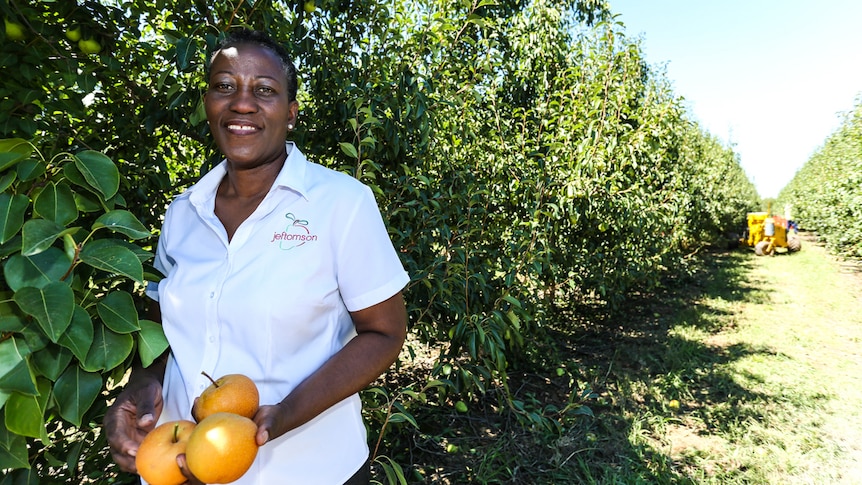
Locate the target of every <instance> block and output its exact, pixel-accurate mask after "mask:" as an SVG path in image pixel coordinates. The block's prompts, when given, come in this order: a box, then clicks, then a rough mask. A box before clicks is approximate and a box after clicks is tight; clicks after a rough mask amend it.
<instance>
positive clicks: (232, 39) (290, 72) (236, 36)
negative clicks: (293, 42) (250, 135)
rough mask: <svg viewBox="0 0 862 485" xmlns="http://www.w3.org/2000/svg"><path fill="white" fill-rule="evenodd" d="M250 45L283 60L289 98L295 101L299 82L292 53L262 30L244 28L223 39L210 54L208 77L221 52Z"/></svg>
mask: <svg viewBox="0 0 862 485" xmlns="http://www.w3.org/2000/svg"><path fill="white" fill-rule="evenodd" d="M249 44H250V45H257V46H260V47H263V48H264V49H269V50H270V51H271V52H272V53H273V54H275V55H276V56H277V57H278V58H279V59H280V60H281V67H282V70H283V71H284V76H285V78H286V79H287V98H288V100H290V101H295V100H296V91H297V88H298V81H297V78H296V66H295V65H294V64H293V59H291V57H290V53H288V52H287V49H285V48H284V46H282V45H281V44H279V43H278V42H277V41H276V40H275V39H273V38H272V37H270V36H269V34H267V33H266V32H262V31H260V30H251V29H246V28H242V29H234V30H231V31H230V32H228V34H227V36H226V37H225V38H223V39H222V40H221V41H220V42H219V43H218V45H217V46H216V47H215V49H213V51H212V52H211V53H210V57H209V61H208V62H207V76H208V77H209V70H210V67H211V66H212V60H213V57H215V55H216V54H217V53H218V52H219V51H220V50H222V49H228V48H230V47H238V46H241V45H249Z"/></svg>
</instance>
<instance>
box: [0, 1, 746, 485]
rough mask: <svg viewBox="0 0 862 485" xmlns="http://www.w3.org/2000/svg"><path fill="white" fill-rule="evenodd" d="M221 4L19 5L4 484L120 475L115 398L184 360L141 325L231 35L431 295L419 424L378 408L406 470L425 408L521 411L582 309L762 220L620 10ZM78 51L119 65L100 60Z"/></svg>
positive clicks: (12, 7) (741, 181)
mask: <svg viewBox="0 0 862 485" xmlns="http://www.w3.org/2000/svg"><path fill="white" fill-rule="evenodd" d="M205 4H206V8H202V3H201V2H196V1H192V0H177V1H171V2H168V1H166V0H131V1H127V2H122V6H120V5H119V3H117V2H108V1H97V0H78V1H71V2H54V1H47V0H43V1H29V2H24V1H21V0H8V1H7V2H6V3H4V4H3V5H2V6H0V10H2V15H3V16H4V18H6V19H10V20H11V21H14V22H15V23H16V24H18V25H20V29H19V31H16V30H15V29H14V28H13V29H12V31H9V32H11V34H10V33H7V34H6V37H7V42H6V43H5V47H4V51H3V54H0V66H2V68H3V72H4V81H3V83H2V84H0V99H2V101H0V138H6V139H10V138H15V139H17V140H18V141H13V142H5V143H3V144H0V148H2V149H3V150H2V152H3V153H2V157H3V158H2V159H0V182H2V187H3V189H4V192H3V199H2V200H0V203H2V204H3V208H4V209H6V210H5V211H2V212H4V213H7V214H13V215H14V217H7V218H6V220H5V221H0V222H2V224H0V226H2V227H0V229H2V249H3V250H2V253H0V258H2V262H3V265H4V280H3V282H2V291H4V292H5V293H6V294H8V295H10V298H9V299H7V301H8V302H10V303H8V304H6V305H4V306H2V307H0V310H2V312H3V314H2V317H3V319H2V320H0V321H2V322H4V325H5V326H4V327H3V328H0V331H2V332H3V333H2V339H0V355H3V356H9V357H10V359H12V360H8V361H6V360H3V361H2V362H10V363H12V364H9V365H6V364H3V365H2V366H0V406H3V404H4V403H5V406H3V407H2V411H3V412H4V413H5V416H4V419H5V422H6V423H7V425H8V424H10V423H11V424H12V425H11V426H7V428H5V429H4V430H5V431H4V433H5V434H4V435H3V436H0V438H2V439H0V468H2V469H4V470H8V469H15V472H14V474H16V475H15V477H14V478H15V479H16V480H19V479H20V480H25V479H26V477H32V476H33V474H39V475H40V476H41V475H45V476H47V475H49V474H50V475H51V476H52V480H54V482H56V483H64V481H65V483H80V481H81V480H80V475H82V474H84V475H89V474H93V475H94V476H102V475H101V474H104V471H105V469H110V468H109V465H108V464H107V462H106V459H105V454H104V452H103V448H102V446H103V445H102V444H101V443H100V442H98V440H97V437H98V436H99V433H98V427H99V423H100V422H101V414H102V413H103V412H104V409H105V400H104V395H103V394H102V392H104V391H106V390H107V389H108V386H109V384H110V383H112V382H114V381H115V380H118V379H119V378H121V377H122V376H123V374H124V373H125V371H126V369H127V368H128V367H129V365H130V364H131V362H132V361H133V359H134V358H136V356H137V357H139V358H141V359H142V360H143V361H144V362H145V363H146V362H149V361H151V360H152V358H154V355H153V354H154V353H157V352H159V351H160V350H161V349H164V346H165V345H166V342H165V341H164V336H163V335H162V334H161V333H160V328H159V327H158V326H157V325H156V324H154V323H153V322H148V321H146V320H139V319H138V316H137V313H136V311H135V310H136V309H137V308H139V307H140V305H141V298H142V296H141V293H140V284H141V283H142V281H143V280H144V279H147V278H151V277H153V276H152V275H151V270H150V268H149V262H150V260H151V259H150V258H151V256H152V255H151V254H150V251H151V249H152V245H153V242H154V239H153V238H152V237H149V234H150V232H151V231H154V230H155V229H156V228H157V227H158V224H159V220H160V217H161V215H162V214H163V212H164V208H165V207H166V204H167V202H168V201H169V200H170V198H172V197H173V196H174V195H176V194H177V193H178V192H179V191H180V190H182V189H183V188H184V187H186V186H187V185H188V184H190V183H192V182H193V181H194V180H196V179H197V177H199V176H200V174H201V173H203V172H205V171H206V170H207V169H208V168H209V167H210V166H212V164H213V163H215V162H216V161H218V158H219V155H218V153H216V150H215V147H214V145H213V144H212V141H211V139H210V137H209V134H208V130H207V126H206V123H205V120H204V115H203V112H202V103H201V96H202V92H203V91H202V88H203V71H204V64H205V62H206V52H207V51H208V50H209V49H211V48H212V47H213V46H214V45H215V44H216V42H217V41H218V39H219V37H220V36H221V35H223V33H224V31H225V30H227V29H229V28H230V27H232V26H237V25H248V26H252V27H255V28H260V29H267V30H269V31H270V33H271V34H272V35H274V36H275V37H277V38H280V39H284V41H285V45H286V47H287V48H288V49H289V50H290V51H291V52H293V53H294V54H295V56H296V61H297V65H298V69H299V74H300V78H301V86H300V99H299V101H300V103H301V107H300V117H299V123H298V126H297V129H296V131H295V132H294V133H293V135H292V136H293V137H294V139H295V140H296V141H297V143H299V144H300V146H302V147H303V151H304V152H305V153H307V154H308V155H309V157H310V158H311V159H313V160H315V161H318V162H319V163H322V164H324V165H327V166H330V167H333V168H336V169H338V170H342V171H345V172H348V173H350V174H352V175H353V176H355V177H357V178H359V179H360V180H362V181H364V182H365V183H367V184H369V185H370V186H371V187H372V188H373V190H374V191H375V194H376V195H377V197H378V202H379V203H380V206H381V207H382V208H383V211H384V218H385V219H386V220H387V222H388V224H389V229H390V235H391V236H392V239H393V241H394V243H395V245H396V247H397V248H399V250H400V254H401V256H402V259H403V262H404V264H405V266H406V267H407V269H408V271H409V273H410V275H411V277H412V281H411V283H410V284H409V286H408V288H407V290H406V293H405V296H406V298H407V302H408V305H409V312H410V332H411V348H410V350H411V351H412V352H415V353H418V352H430V353H431V355H432V357H433V359H434V362H433V364H432V366H431V368H430V370H429V373H428V375H427V376H424V381H423V382H419V383H417V384H416V389H415V390H408V391H406V392H403V393H401V394H400V395H401V396H403V399H402V401H401V402H400V403H399V404H398V409H399V410H400V411H401V414H399V416H401V417H402V418H404V419H401V420H399V421H398V422H394V421H393V422H390V423H389V425H388V426H383V423H384V422H386V421H387V420H391V419H392V417H391V415H389V414H388V413H386V412H385V410H387V409H390V407H388V406H382V407H379V406H374V405H371V406H368V409H370V410H371V411H370V415H369V418H370V419H371V423H372V426H371V428H372V430H373V432H382V430H384V429H385V430H386V433H387V434H386V436H384V438H383V441H382V442H383V443H385V444H386V445H387V446H388V447H389V449H392V450H397V449H398V447H399V446H407V444H405V443H406V441H405V442H402V441H400V440H401V436H402V435H401V434H400V433H399V430H402V429H405V428H409V427H410V426H411V420H410V418H409V414H410V411H411V409H413V407H419V406H427V405H445V404H447V403H454V402H462V403H463V402H469V401H470V398H471V397H475V396H476V395H480V394H482V393H484V392H486V390H488V389H490V388H501V389H505V384H506V382H507V375H508V372H509V371H510V369H511V368H512V367H513V366H522V367H523V366H531V365H532V366H540V367H541V366H544V365H547V364H548V361H549V360H552V359H553V356H549V355H547V353H545V352H544V351H543V350H542V347H541V346H540V345H539V344H540V343H541V342H543V341H545V340H547V339H549V338H550V337H549V334H548V331H549V329H550V328H552V327H553V326H554V325H561V324H564V323H560V319H561V317H560V315H563V314H564V312H565V311H570V310H572V309H575V308H577V307H578V305H582V304H598V305H604V306H607V307H608V308H611V309H613V308H617V307H618V306H619V305H620V304H622V303H623V302H624V301H625V300H626V299H627V298H629V297H630V296H631V295H633V294H641V295H642V294H649V293H650V292H652V291H654V290H656V289H657V288H659V287H661V286H662V285H663V284H665V282H666V281H667V280H668V279H669V278H673V277H675V276H677V275H679V274H682V273H684V272H686V271H689V270H690V269H691V267H692V264H693V261H695V260H696V259H695V258H691V257H690V256H691V255H692V254H695V253H697V252H698V251H699V250H701V249H702V248H703V247H705V246H708V245H714V244H721V243H722V241H723V240H724V233H725V232H726V231H728V230H733V229H736V228H737V227H739V226H740V225H741V224H742V223H743V221H744V219H745V214H746V212H747V211H749V210H752V209H757V208H758V207H759V198H758V195H757V193H756V191H755V190H754V187H753V185H752V184H751V182H750V181H749V180H748V179H747V178H746V176H745V174H744V172H743V171H742V169H741V167H740V165H739V160H738V157H737V155H736V154H735V153H734V152H733V151H732V150H731V149H730V148H728V147H726V146H723V145H722V144H721V143H720V142H719V141H718V140H717V139H716V138H715V137H713V136H711V135H710V134H708V133H706V132H704V131H703V130H702V129H701V128H700V127H699V126H698V125H697V123H695V122H694V121H692V120H691V118H690V116H689V113H687V112H686V110H685V109H684V107H683V103H682V100H681V99H680V98H679V97H678V96H676V95H675V93H674V92H673V91H672V89H671V87H670V82H669V81H668V80H667V79H666V78H665V77H664V74H663V72H662V71H661V70H660V69H658V68H655V67H651V66H649V65H648V63H647V62H646V61H645V59H644V55H643V52H642V49H641V47H640V45H639V43H638V42H637V41H636V40H633V39H630V38H628V37H627V36H626V33H625V29H624V27H623V26H621V25H618V24H616V23H614V22H613V20H612V18H611V17H610V16H609V12H607V11H606V10H604V7H603V2H596V1H593V0H569V1H563V0H535V1H532V2H515V1H508V0H506V1H498V2H490V1H478V2H450V1H443V2H437V1H422V0H397V1H393V2H383V3H382V2H378V1H371V0H355V1H350V2H343V1H336V0H317V1H316V2H314V3H313V4H311V3H309V2H302V1H297V2H294V1H276V0H272V1H261V2H232V1H227V0H215V1H212V2H205ZM312 7H313V8H312ZM605 19H606V20H605ZM70 27H71V28H72V29H76V28H78V27H80V29H81V32H86V33H88V35H90V37H88V38H95V39H98V40H99V42H100V47H101V49H100V51H99V53H98V54H91V55H86V56H81V55H79V52H78V51H76V50H75V47H76V46H75V45H74V44H73V43H70V42H69V41H70V40H71V38H70V37H68V36H69V35H70V34H71V32H72V31H70ZM16 35H17V36H18V37H19V38H18V40H15V38H16V37H15V36H16ZM8 40H11V42H8ZM27 143H32V145H29V144H27ZM37 149H38V150H37ZM105 255H110V256H111V258H108V259H105ZM40 303H41V304H40ZM39 308H52V309H53V308H56V309H59V310H58V311H60V313H58V314H54V313H48V314H43V313H41V310H39ZM52 311H53V310H52ZM117 316H122V318H117ZM563 321H564V320H563ZM56 322H61V324H59V325H57V324H56ZM73 389H78V390H80V392H78V393H77V394H75V393H74V392H73ZM391 391H394V390H391ZM112 392H116V391H114V390H111V391H108V396H109V397H110V396H111V395H112V394H111V393H112ZM384 394H385V393H384ZM380 395H383V394H376V396H380ZM498 397H499V399H500V400H501V401H500V403H499V404H500V406H501V408H503V409H505V408H508V407H509V406H510V405H511V403H509V402H508V400H507V396H506V395H505V393H503V394H498ZM366 399H370V400H373V399H375V397H374V396H370V397H369V396H366ZM10 402H11V403H13V404H14V406H10V405H9V403H10ZM370 404H374V403H370ZM459 408H464V406H460V405H459ZM516 414H517V417H518V418H519V419H525V420H527V421H536V423H533V424H540V425H543V426H545V425H547V424H548V423H547V420H548V419H552V418H548V417H546V416H544V415H543V414H542V413H541V412H538V413H533V412H525V411H524V410H523V409H520V410H518V412H517V413H516ZM372 439H376V437H375V436H372ZM393 453H394V454H397V453H396V452H393ZM82 457H84V458H86V459H85V460H81V459H80V458H82ZM63 464H71V465H63ZM49 470H50V473H49ZM22 477H24V478H22Z"/></svg>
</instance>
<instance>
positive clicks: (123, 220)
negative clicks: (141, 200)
mask: <svg viewBox="0 0 862 485" xmlns="http://www.w3.org/2000/svg"><path fill="white" fill-rule="evenodd" d="M102 227H107V228H108V229H110V230H112V231H115V232H119V233H122V234H125V235H126V236H129V237H130V238H132V239H143V238H146V237H150V236H151V235H152V233H151V232H150V231H149V230H147V228H146V227H144V225H143V224H141V221H139V220H138V218H137V217H135V216H134V214H132V213H131V212H129V211H127V210H120V209H118V210H112V211H110V212H107V213H105V214H102V215H101V216H100V217H99V218H98V219H96V222H95V223H94V224H93V230H96V229H99V228H102Z"/></svg>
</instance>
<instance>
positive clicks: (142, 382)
mask: <svg viewBox="0 0 862 485" xmlns="http://www.w3.org/2000/svg"><path fill="white" fill-rule="evenodd" d="M162 405H163V401H162V384H161V381H160V380H158V379H157V378H155V377H153V376H149V375H146V376H143V377H140V378H138V379H136V380H135V381H132V380H130V381H129V384H127V385H126V388H125V389H123V392H121V393H120V395H119V396H117V399H116V400H115V401H114V403H113V404H112V405H111V407H109V408H108V411H107V412H106V413H105V420H104V426H103V429H104V431H105V434H106V436H107V438H108V444H109V445H110V449H111V456H112V457H113V459H114V461H115V462H116V463H117V465H119V466H120V469H121V470H123V471H127V472H131V473H137V471H138V469H137V467H136V466H135V457H136V456H137V454H138V447H139V446H140V444H141V441H143V439H144V436H146V435H147V434H149V432H150V431H152V430H153V428H155V426H156V421H158V419H159V415H161V413H162Z"/></svg>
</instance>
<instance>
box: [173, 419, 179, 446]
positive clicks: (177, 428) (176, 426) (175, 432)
mask: <svg viewBox="0 0 862 485" xmlns="http://www.w3.org/2000/svg"><path fill="white" fill-rule="evenodd" d="M179 440H180V423H176V424H174V443H176V442H178V441H179Z"/></svg>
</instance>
